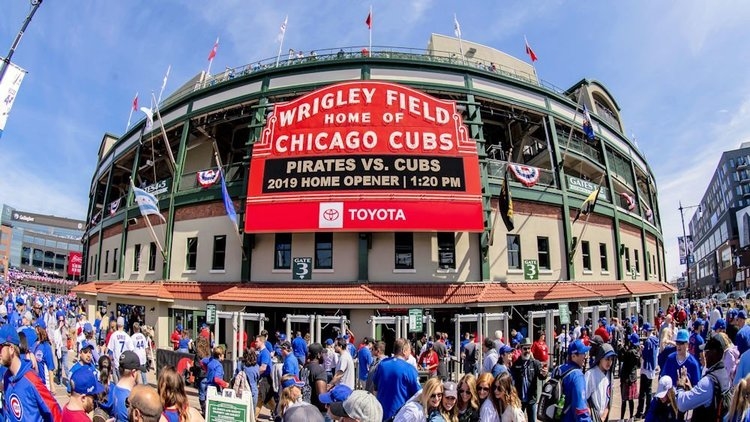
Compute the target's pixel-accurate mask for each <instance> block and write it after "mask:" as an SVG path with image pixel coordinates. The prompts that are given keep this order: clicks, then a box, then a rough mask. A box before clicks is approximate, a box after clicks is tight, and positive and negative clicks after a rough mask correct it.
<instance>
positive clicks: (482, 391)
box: [476, 372, 495, 409]
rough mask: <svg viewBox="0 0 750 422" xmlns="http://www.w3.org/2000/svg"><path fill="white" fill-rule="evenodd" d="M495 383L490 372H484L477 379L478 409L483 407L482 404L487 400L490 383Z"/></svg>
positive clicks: (490, 387)
mask: <svg viewBox="0 0 750 422" xmlns="http://www.w3.org/2000/svg"><path fill="white" fill-rule="evenodd" d="M494 381H495V377H493V376H492V373H491V372H485V373H483V374H481V375H480V376H479V378H477V385H476V390H477V398H478V399H479V407H478V409H481V408H482V406H483V405H484V402H485V401H487V398H488V397H489V396H490V392H491V391H492V383H493V382H494Z"/></svg>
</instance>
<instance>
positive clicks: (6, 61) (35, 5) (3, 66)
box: [0, 0, 44, 81]
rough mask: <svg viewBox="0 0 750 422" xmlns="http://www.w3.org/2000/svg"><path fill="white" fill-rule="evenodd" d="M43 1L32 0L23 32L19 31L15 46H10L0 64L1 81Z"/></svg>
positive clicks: (14, 41) (14, 42)
mask: <svg viewBox="0 0 750 422" xmlns="http://www.w3.org/2000/svg"><path fill="white" fill-rule="evenodd" d="M42 1H44V0H31V11H30V12H29V14H28V16H26V19H25V20H24V21H23V25H22V26H21V30H20V31H18V34H16V39H14V40H13V44H12V45H11V46H10V51H9V52H8V55H7V56H5V57H4V58H3V59H2V63H0V81H2V80H3V77H4V76H5V71H6V70H7V69H8V66H10V63H11V62H10V61H11V59H12V58H13V53H15V52H16V48H17V47H18V43H20V42H21V38H22V37H23V33H24V32H25V31H26V28H27V27H28V26H29V23H30V22H31V18H33V17H34V13H36V11H37V9H39V6H41V5H42Z"/></svg>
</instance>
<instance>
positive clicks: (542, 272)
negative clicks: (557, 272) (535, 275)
mask: <svg viewBox="0 0 750 422" xmlns="http://www.w3.org/2000/svg"><path fill="white" fill-rule="evenodd" d="M539 274H547V275H549V274H552V270H539Z"/></svg>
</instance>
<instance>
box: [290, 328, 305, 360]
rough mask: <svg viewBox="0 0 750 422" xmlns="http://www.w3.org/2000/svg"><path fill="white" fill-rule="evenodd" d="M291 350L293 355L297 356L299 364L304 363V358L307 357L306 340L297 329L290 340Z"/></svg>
mask: <svg viewBox="0 0 750 422" xmlns="http://www.w3.org/2000/svg"><path fill="white" fill-rule="evenodd" d="M292 351H293V352H294V356H295V357H296V358H297V362H299V364H300V366H302V365H304V364H305V358H307V342H306V341H305V339H304V338H303V337H302V333H301V332H299V331H297V335H296V336H295V337H294V339H293V340H292Z"/></svg>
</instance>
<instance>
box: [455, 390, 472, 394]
mask: <svg viewBox="0 0 750 422" xmlns="http://www.w3.org/2000/svg"><path fill="white" fill-rule="evenodd" d="M458 392H459V393H460V394H471V390H458Z"/></svg>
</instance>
